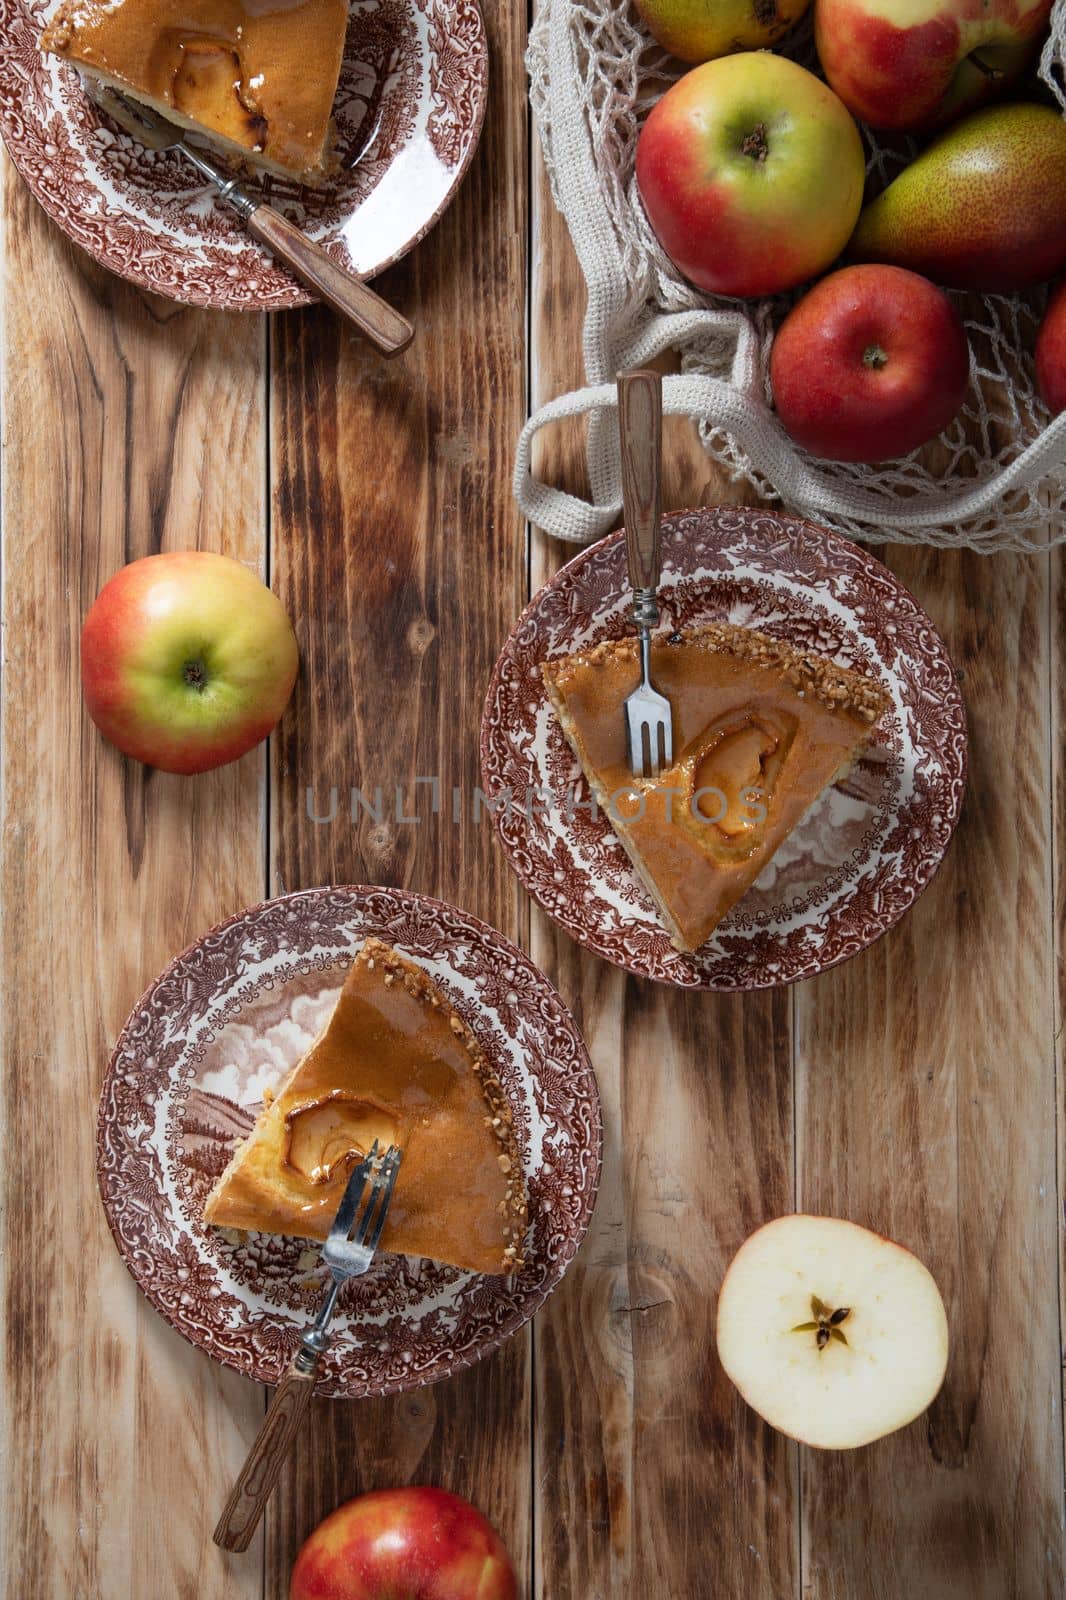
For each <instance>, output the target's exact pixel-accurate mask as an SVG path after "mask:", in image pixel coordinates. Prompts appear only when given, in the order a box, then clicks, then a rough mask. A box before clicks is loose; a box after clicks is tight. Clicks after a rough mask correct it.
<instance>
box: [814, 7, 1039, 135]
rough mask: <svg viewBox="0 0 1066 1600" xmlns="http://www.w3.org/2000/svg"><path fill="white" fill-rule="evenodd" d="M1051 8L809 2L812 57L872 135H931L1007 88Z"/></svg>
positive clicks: (1029, 56)
mask: <svg viewBox="0 0 1066 1600" xmlns="http://www.w3.org/2000/svg"><path fill="white" fill-rule="evenodd" d="M1051 6H1052V0H816V5H815V12H814V27H815V39H816V42H817V46H818V57H819V60H820V61H821V63H822V69H823V71H824V72H825V75H826V77H827V78H828V79H829V82H830V83H831V84H832V86H833V88H834V89H835V90H836V92H837V94H838V95H839V96H840V98H841V99H842V100H843V102H844V104H845V105H846V106H847V107H848V110H849V111H851V112H852V113H853V115H855V116H856V117H858V118H859V120H860V121H861V122H868V123H869V124H870V126H871V127H872V128H882V129H894V130H897V131H900V132H903V131H907V130H917V129H923V128H938V127H942V126H943V125H944V124H945V123H947V122H951V121H953V120H954V119H955V118H956V117H959V116H961V115H962V114H963V113H964V112H966V111H971V110H973V109H974V108H975V107H977V106H979V105H982V104H983V103H984V102H985V101H986V100H988V99H989V98H990V97H992V96H993V95H996V94H998V93H999V92H1000V91H1002V90H1003V89H1005V88H1006V87H1008V86H1009V85H1010V84H1011V83H1013V82H1015V80H1016V79H1017V78H1019V77H1020V76H1021V75H1022V74H1023V73H1024V72H1025V71H1026V70H1027V68H1028V67H1029V65H1030V64H1031V62H1032V61H1033V59H1034V57H1035V55H1036V53H1037V50H1038V49H1039V45H1040V40H1041V37H1042V35H1043V34H1044V32H1045V31H1046V29H1047V23H1048V18H1049V16H1050V15H1051Z"/></svg>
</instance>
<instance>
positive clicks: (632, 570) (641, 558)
mask: <svg viewBox="0 0 1066 1600" xmlns="http://www.w3.org/2000/svg"><path fill="white" fill-rule="evenodd" d="M662 429H663V380H662V378H661V377H660V376H659V374H658V373H657V372H651V371H649V370H648V369H647V368H642V367H637V368H634V369H632V370H631V371H629V372H622V373H620V374H619V376H618V431H619V437H620V443H621V449H622V506H623V514H624V517H625V526H626V558H627V561H628V564H629V581H630V583H631V584H632V586H633V621H634V622H635V623H636V625H637V631H638V634H639V636H640V683H639V684H638V685H637V687H636V688H635V689H634V690H633V693H632V694H631V695H630V696H629V698H628V699H627V700H626V703H625V706H624V707H623V710H624V711H625V718H626V757H627V760H628V762H629V770H630V772H631V773H632V774H633V776H634V777H635V778H645V779H647V778H657V777H658V776H659V773H660V772H661V771H662V769H663V768H664V767H669V766H670V765H671V764H672V763H673V759H674V734H673V720H672V717H671V712H670V702H669V700H668V699H667V698H666V696H665V695H663V694H660V693H659V691H658V690H657V689H656V688H655V687H654V685H653V684H652V681H651V630H652V629H653V628H654V627H656V626H657V624H658V621H659V602H658V599H657V594H658V589H659V576H660V572H661V559H660V554H659V527H660V524H661V522H662V511H663V504H662V466H663V433H662Z"/></svg>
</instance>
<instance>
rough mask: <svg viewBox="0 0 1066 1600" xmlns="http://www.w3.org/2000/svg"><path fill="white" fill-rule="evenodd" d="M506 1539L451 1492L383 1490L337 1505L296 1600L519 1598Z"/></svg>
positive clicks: (305, 1555) (309, 1557)
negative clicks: (505, 1544)
mask: <svg viewBox="0 0 1066 1600" xmlns="http://www.w3.org/2000/svg"><path fill="white" fill-rule="evenodd" d="M517 1595H518V1580H517V1578H516V1577H515V1570H514V1567H513V1565H512V1563H511V1558H510V1556H509V1555H508V1554H507V1550H506V1548H505V1547H504V1544H503V1541H502V1540H501V1538H500V1536H499V1534H498V1533H497V1532H496V1530H495V1528H494V1527H493V1526H492V1524H491V1523H489V1522H486V1520H485V1518H484V1517H483V1516H482V1515H481V1512H480V1511H478V1510H477V1509H476V1508H475V1507H474V1506H472V1505H471V1504H470V1502H469V1501H468V1500H462V1499H460V1497H459V1496H458V1495H457V1494H449V1493H448V1491H447V1490H446V1489H378V1490H376V1491H375V1492H374V1493H372V1494H363V1495H360V1496H359V1497H358V1499H355V1500H348V1501H347V1502H346V1503H345V1504H344V1505H342V1506H338V1507H337V1510H336V1511H334V1512H332V1513H331V1515H330V1516H328V1517H327V1518H326V1519H325V1521H324V1522H320V1523H319V1525H318V1527H317V1528H316V1529H315V1531H314V1533H312V1534H311V1536H310V1538H309V1539H308V1540H307V1541H306V1543H305V1544H304V1545H303V1547H302V1549H301V1550H300V1553H299V1555H298V1556H297V1557H296V1565H295V1566H294V1567H293V1569H292V1578H291V1580H290V1584H289V1600H517Z"/></svg>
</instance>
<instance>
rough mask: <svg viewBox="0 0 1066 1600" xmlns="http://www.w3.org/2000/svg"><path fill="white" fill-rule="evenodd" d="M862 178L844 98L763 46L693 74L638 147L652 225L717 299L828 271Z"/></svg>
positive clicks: (663, 103)
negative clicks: (761, 48) (764, 49)
mask: <svg viewBox="0 0 1066 1600" xmlns="http://www.w3.org/2000/svg"><path fill="white" fill-rule="evenodd" d="M864 181H865V167H864V162H863V152H862V141H861V139H860V138H859V130H858V128H857V127H856V126H855V123H854V122H853V120H852V118H851V116H850V114H849V113H848V111H847V110H845V108H844V106H843V105H842V103H841V102H840V100H838V99H837V97H836V95H835V94H834V93H833V92H832V90H831V89H828V88H827V87H826V85H825V84H824V83H822V82H821V80H820V79H819V78H816V77H815V76H814V74H813V73H810V72H807V71H806V70H805V69H804V68H803V67H800V66H797V65H796V63H795V62H794V61H789V60H787V59H786V58H785V57H783V56H775V55H771V54H769V53H768V52H766V51H747V52H744V53H742V54H740V55H731V56H723V57H722V59H721V60H719V61H708V62H707V63H706V64H705V65H704V66H702V67H696V68H695V69H694V71H692V72H688V73H686V74H685V76H684V77H683V78H681V79H680V80H679V81H678V82H677V83H676V84H674V86H673V87H672V88H671V89H669V90H668V91H667V93H666V94H665V95H664V96H663V98H662V99H661V100H660V101H659V102H658V104H657V105H656V106H655V107H654V108H653V110H652V112H651V114H650V116H649V117H648V120H647V122H646V123H645V124H644V127H643V129H642V130H641V134H640V140H639V143H638V146H637V184H638V186H639V189H640V195H641V199H642V201H643V203H644V209H645V211H646V212H647V215H648V220H649V222H650V223H651V226H652V228H653V229H654V231H655V233H656V235H657V236H658V239H659V242H660V243H661V245H662V247H663V249H664V250H665V251H666V253H667V255H668V256H670V258H671V259H672V260H673V262H674V263H675V265H676V266H677V267H678V268H680V270H681V271H682V272H683V273H684V274H685V276H686V277H687V278H689V279H690V280H691V281H692V282H693V283H694V284H696V285H697V286H698V287H699V288H701V289H706V290H708V291H709V292H710V293H711V294H719V295H736V296H742V297H747V296H756V295H769V294H776V293H778V292H779V291H780V290H782V289H790V288H792V287H793V286H794V285H796V284H798V283H802V282H803V281H804V280H805V279H807V278H812V277H815V276H817V274H818V273H820V272H823V271H824V270H825V268H826V267H827V266H829V265H830V263H831V262H832V261H833V260H834V259H835V258H836V256H838V255H839V253H840V251H841V250H842V249H843V247H844V245H845V243H846V242H847V240H848V238H849V236H850V234H851V232H852V229H853V228H854V226H855V222H856V219H857V217H858V215H859V208H860V206H861V204H862V192H863V184H864Z"/></svg>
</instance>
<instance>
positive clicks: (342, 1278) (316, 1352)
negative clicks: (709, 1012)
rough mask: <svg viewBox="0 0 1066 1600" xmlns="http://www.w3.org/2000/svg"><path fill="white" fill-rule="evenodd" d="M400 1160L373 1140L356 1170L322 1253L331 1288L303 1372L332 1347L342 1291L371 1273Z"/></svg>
mask: <svg viewBox="0 0 1066 1600" xmlns="http://www.w3.org/2000/svg"><path fill="white" fill-rule="evenodd" d="M402 1159H403V1155H402V1152H401V1151H400V1150H399V1149H398V1148H397V1147H396V1145H394V1144H390V1145H389V1148H388V1149H387V1150H386V1151H385V1154H384V1155H383V1156H382V1155H379V1154H378V1141H377V1140H376V1139H375V1140H374V1143H373V1144H372V1145H371V1147H370V1150H369V1152H368V1154H367V1156H366V1159H365V1160H363V1161H361V1162H360V1163H359V1165H358V1166H357V1167H354V1168H353V1169H352V1173H351V1176H350V1177H349V1179H348V1183H347V1186H346V1188H345V1190H344V1197H343V1199H342V1200H341V1203H340V1205H339V1206H338V1208H337V1215H336V1217H335V1218H334V1221H333V1226H332V1228H331V1229H330V1230H329V1237H328V1239H327V1240H326V1242H325V1245H324V1246H323V1248H322V1259H323V1261H324V1262H325V1263H326V1265H327V1267H328V1268H329V1270H330V1274H331V1276H332V1278H333V1282H332V1283H331V1284H330V1287H329V1291H328V1293H327V1295H326V1298H325V1299H324V1300H323V1302H322V1305H321V1306H320V1308H319V1312H318V1315H317V1317H316V1318H315V1320H314V1322H313V1323H312V1325H311V1327H310V1328H308V1330H307V1332H306V1333H305V1334H304V1336H303V1338H302V1339H301V1341H300V1345H301V1349H300V1352H299V1354H298V1356H297V1357H296V1363H297V1366H298V1367H299V1368H300V1370H301V1371H303V1372H311V1371H313V1370H314V1367H315V1364H316V1362H317V1361H318V1358H319V1356H320V1355H321V1354H322V1352H323V1350H324V1349H325V1348H326V1345H327V1344H328V1343H329V1333H328V1329H329V1324H330V1321H331V1319H332V1317H333V1309H334V1307H335V1305H336V1303H337V1295H338V1294H339V1293H340V1289H341V1285H342V1284H344V1283H346V1282H347V1281H348V1279H349V1278H359V1277H361V1276H362V1275H363V1273H364V1272H367V1271H369V1269H370V1264H371V1262H372V1261H373V1259H374V1252H375V1250H376V1249H377V1247H378V1243H379V1241H380V1239H381V1233H382V1229H383V1228H384V1226H385V1218H386V1216H387V1215H388V1210H389V1202H390V1201H391V1200H392V1191H393V1189H394V1188H395V1187H396V1174H397V1173H398V1172H399V1170H400V1162H401V1160H402ZM368 1182H369V1184H370V1193H369V1195H367V1196H366V1201H365V1204H364V1201H363V1196H364V1194H366V1187H367V1183H368Z"/></svg>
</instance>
